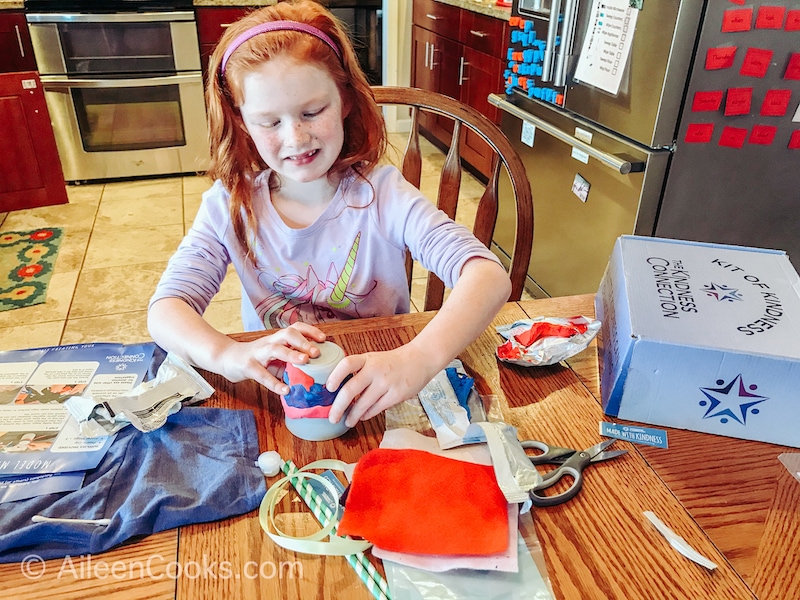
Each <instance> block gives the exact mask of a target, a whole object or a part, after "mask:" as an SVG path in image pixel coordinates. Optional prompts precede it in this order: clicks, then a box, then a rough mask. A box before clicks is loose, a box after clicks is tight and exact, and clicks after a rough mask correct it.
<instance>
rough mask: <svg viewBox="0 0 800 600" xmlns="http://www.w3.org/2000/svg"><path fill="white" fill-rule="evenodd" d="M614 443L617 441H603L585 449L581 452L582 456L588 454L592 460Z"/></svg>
mask: <svg viewBox="0 0 800 600" xmlns="http://www.w3.org/2000/svg"><path fill="white" fill-rule="evenodd" d="M616 441H617V440H604V441H602V442H600V443H599V444H595V445H594V446H592V447H591V448H587V449H586V450H584V451H583V452H584V454H588V455H589V458H594V457H595V456H597V455H598V454H600V453H601V452H602V451H603V450H605V449H606V448H608V447H609V446H610V445H611V444H613V443H614V442H616Z"/></svg>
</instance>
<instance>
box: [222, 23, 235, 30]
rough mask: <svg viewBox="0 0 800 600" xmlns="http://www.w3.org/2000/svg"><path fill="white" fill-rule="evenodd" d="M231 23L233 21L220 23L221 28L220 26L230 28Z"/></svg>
mask: <svg viewBox="0 0 800 600" xmlns="http://www.w3.org/2000/svg"><path fill="white" fill-rule="evenodd" d="M231 25H233V23H220V24H219V28H220V29H227V28H228V27H230V26H231Z"/></svg>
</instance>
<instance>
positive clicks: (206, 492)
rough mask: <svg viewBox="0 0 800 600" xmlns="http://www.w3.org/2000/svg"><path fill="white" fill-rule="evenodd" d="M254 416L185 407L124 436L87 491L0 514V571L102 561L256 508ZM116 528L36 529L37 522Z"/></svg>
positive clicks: (260, 484)
mask: <svg viewBox="0 0 800 600" xmlns="http://www.w3.org/2000/svg"><path fill="white" fill-rule="evenodd" d="M258 454H259V449H258V434H257V431H256V424H255V417H254V416H253V412H252V411H249V410H243V411H241V410H225V409H219V408H202V407H184V408H182V409H181V410H180V411H179V412H178V413H176V414H174V415H172V416H171V417H170V418H169V420H168V421H167V423H166V424H165V425H164V426H163V427H162V428H160V429H157V430H156V431H153V432H151V433H142V432H140V431H138V430H136V429H134V428H133V427H126V428H125V429H123V430H122V431H120V432H119V433H118V434H117V439H116V440H115V441H114V443H113V444H112V445H111V448H110V449H109V451H108V453H107V454H106V456H105V457H104V458H103V460H102V461H101V462H100V464H99V465H98V466H97V468H95V469H93V470H91V471H88V472H87V474H86V479H85V481H84V485H83V487H82V488H81V489H79V490H77V491H74V492H70V493H66V494H48V495H46V496H39V497H36V498H31V499H28V500H20V501H17V502H8V503H5V504H1V505H0V562H17V561H20V560H22V559H23V558H24V557H25V556H27V555H29V554H37V555H39V556H41V557H42V558H44V559H49V558H61V557H63V556H66V555H68V554H69V555H78V554H86V553H91V554H95V553H98V552H103V551H105V550H108V549H109V548H112V547H114V546H116V545H118V544H120V543H122V542H124V541H125V540H128V539H130V538H132V537H134V536H139V535H146V534H150V533H155V532H157V531H163V530H166V529H172V528H175V527H180V526H182V525H188V524H191V523H204V522H208V521H216V520H218V519H224V518H227V517H231V516H234V515H240V514H243V513H246V512H249V511H251V510H253V509H255V508H256V507H257V506H258V505H259V503H260V502H261V499H262V498H263V497H264V494H265V493H266V484H265V481H264V475H263V473H262V472H261V470H260V469H259V468H258V467H257V466H256V465H255V460H256V459H257V458H258ZM36 514H39V515H42V516H45V517H56V518H72V519H103V518H110V519H111V523H110V524H109V525H107V526H103V525H87V524H79V523H33V522H32V521H31V517H32V516H33V515H36Z"/></svg>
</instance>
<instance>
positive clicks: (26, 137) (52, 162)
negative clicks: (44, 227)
mask: <svg viewBox="0 0 800 600" xmlns="http://www.w3.org/2000/svg"><path fill="white" fill-rule="evenodd" d="M0 123H3V135H2V136H0V156H2V157H3V162H2V166H0V212H9V211H12V210H20V209H24V208H35V207H38V206H49V205H52V204H65V203H66V202H67V190H66V186H65V184H64V175H63V172H62V170H61V161H60V160H59V157H58V149H57V148H56V140H55V136H54V135H53V128H52V126H51V125H50V115H49V113H48V112H47V105H46V104H45V100H44V91H43V90H42V84H41V82H40V81H39V75H38V73H36V72H35V71H22V72H18V73H2V74H0Z"/></svg>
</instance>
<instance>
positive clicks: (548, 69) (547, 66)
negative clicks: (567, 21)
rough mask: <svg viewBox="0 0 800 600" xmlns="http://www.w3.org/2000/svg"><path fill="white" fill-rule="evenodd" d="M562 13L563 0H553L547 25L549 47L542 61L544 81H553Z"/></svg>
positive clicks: (545, 50)
mask: <svg viewBox="0 0 800 600" xmlns="http://www.w3.org/2000/svg"><path fill="white" fill-rule="evenodd" d="M560 13H561V0H553V1H552V2H551V3H550V20H549V21H548V24H547V45H546V46H545V47H544V59H543V61H542V81H551V80H552V79H553V54H554V52H555V49H556V35H557V34H558V17H559V15H560Z"/></svg>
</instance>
